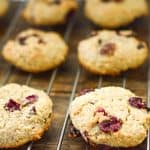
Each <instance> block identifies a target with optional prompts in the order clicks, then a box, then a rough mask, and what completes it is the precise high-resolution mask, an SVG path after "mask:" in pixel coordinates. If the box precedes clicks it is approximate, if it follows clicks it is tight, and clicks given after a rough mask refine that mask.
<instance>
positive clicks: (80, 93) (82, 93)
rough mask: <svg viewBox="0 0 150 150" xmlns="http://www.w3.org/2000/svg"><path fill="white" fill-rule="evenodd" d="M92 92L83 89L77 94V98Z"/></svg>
mask: <svg viewBox="0 0 150 150" xmlns="http://www.w3.org/2000/svg"><path fill="white" fill-rule="evenodd" d="M92 91H94V90H93V89H83V90H81V91H80V92H79V96H81V95H85V94H86V93H89V92H92Z"/></svg>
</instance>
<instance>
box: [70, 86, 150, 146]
mask: <svg viewBox="0 0 150 150" xmlns="http://www.w3.org/2000/svg"><path fill="white" fill-rule="evenodd" d="M70 117H71V121H72V124H73V126H74V127H75V129H76V130H77V131H78V132H80V134H81V136H82V137H83V139H84V140H85V141H86V142H87V143H88V144H92V145H100V144H104V145H108V146H111V147H117V148H118V147H134V146H137V145H139V144H141V143H142V142H143V141H144V139H145V138H146V137H147V131H148V128H149V126H150V113H148V111H147V108H146V104H145V102H144V100H143V99H142V98H140V97H138V96H136V95H135V94H134V93H132V92H130V91H129V90H127V89H124V88H120V87H105V88H101V89H95V90H93V91H91V92H87V93H85V94H84V95H81V96H78V97H76V98H75V100H74V101H73V102H72V104H71V107H70Z"/></svg>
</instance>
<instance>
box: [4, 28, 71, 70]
mask: <svg viewBox="0 0 150 150" xmlns="http://www.w3.org/2000/svg"><path fill="white" fill-rule="evenodd" d="M67 53H68V46H67V45H66V43H65V41H64V40H63V38H62V37H61V36H60V35H59V34H57V33H55V32H44V31H40V30H35V29H28V30H25V31H22V32H21V33H20V34H19V35H17V37H16V38H15V39H14V40H10V41H8V42H7V43H6V45H5V46H4V48H3V51H2V54H3V56H4V58H5V59H6V60H7V61H9V62H10V63H12V64H13V65H15V66H16V67H18V68H20V69H22V70H24V71H28V72H32V73H38V72H43V71H47V70H50V69H53V68H56V67H57V66H59V65H60V64H62V63H63V62H64V61H65V59H66V56H67Z"/></svg>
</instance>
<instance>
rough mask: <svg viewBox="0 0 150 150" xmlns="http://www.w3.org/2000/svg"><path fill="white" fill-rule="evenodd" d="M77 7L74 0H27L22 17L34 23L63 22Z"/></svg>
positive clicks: (50, 23) (52, 23) (51, 23)
mask: <svg viewBox="0 0 150 150" xmlns="http://www.w3.org/2000/svg"><path fill="white" fill-rule="evenodd" d="M77 7H78V3H77V1H76V0H29V2H28V3H27V6H26V7H25V9H24V12H23V17H24V18H25V20H26V21H28V22H29V23H32V24H35V25H56V24H63V23H65V22H66V20H67V18H68V16H69V15H70V14H71V13H72V12H74V11H75V10H76V9H77Z"/></svg>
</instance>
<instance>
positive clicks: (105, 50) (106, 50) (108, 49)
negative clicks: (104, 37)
mask: <svg viewBox="0 0 150 150" xmlns="http://www.w3.org/2000/svg"><path fill="white" fill-rule="evenodd" d="M115 49H116V45H115V44H114V43H108V44H105V45H104V46H103V47H102V48H101V50H100V54H102V55H107V56H112V55H113V54H114V52H115Z"/></svg>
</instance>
